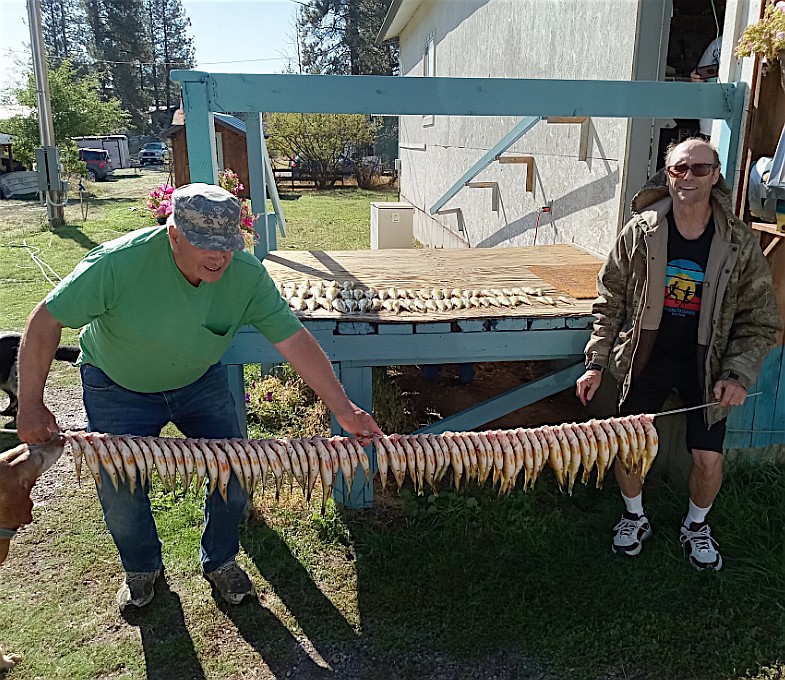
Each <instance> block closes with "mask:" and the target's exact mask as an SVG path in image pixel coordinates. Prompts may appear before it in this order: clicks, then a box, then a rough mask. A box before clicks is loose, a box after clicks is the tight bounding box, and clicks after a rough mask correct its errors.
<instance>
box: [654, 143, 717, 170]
mask: <svg viewBox="0 0 785 680" xmlns="http://www.w3.org/2000/svg"><path fill="white" fill-rule="evenodd" d="M686 142H702V143H703V144H705V145H706V146H708V147H709V148H710V149H711V152H712V154H713V155H714V165H716V166H717V167H718V168H721V167H722V164H721V163H720V154H719V152H718V151H717V149H716V148H715V147H714V145H713V144H712V143H711V142H708V141H706V140H705V139H704V138H703V137H698V136H697V135H696V136H693V137H687V138H686V139H681V140H679V141H676V140H675V139H674V140H673V141H672V142H671V143H670V144H668V148H667V149H665V167H666V168H667V167H668V165H669V161H670V159H671V154H672V153H673V151H674V149H676V147H677V146H681V145H682V144H684V143H686Z"/></svg>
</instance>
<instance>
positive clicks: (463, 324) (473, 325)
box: [455, 319, 488, 333]
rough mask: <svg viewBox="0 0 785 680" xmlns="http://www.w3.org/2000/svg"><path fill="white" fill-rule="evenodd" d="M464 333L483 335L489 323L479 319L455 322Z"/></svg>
mask: <svg viewBox="0 0 785 680" xmlns="http://www.w3.org/2000/svg"><path fill="white" fill-rule="evenodd" d="M455 323H456V325H457V326H458V328H459V329H460V330H461V332H462V333H482V332H484V331H485V326H486V324H487V323H488V322H487V321H480V320H479V319H474V320H464V321H456V322H455Z"/></svg>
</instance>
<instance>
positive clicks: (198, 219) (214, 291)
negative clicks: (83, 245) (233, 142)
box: [17, 184, 381, 610]
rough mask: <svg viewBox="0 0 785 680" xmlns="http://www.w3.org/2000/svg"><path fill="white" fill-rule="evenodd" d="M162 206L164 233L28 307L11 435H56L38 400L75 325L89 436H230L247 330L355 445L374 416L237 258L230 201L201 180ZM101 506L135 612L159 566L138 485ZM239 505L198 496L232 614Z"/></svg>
mask: <svg viewBox="0 0 785 680" xmlns="http://www.w3.org/2000/svg"><path fill="white" fill-rule="evenodd" d="M172 199H173V206H172V216H171V217H170V219H169V222H168V223H167V225H166V226H163V227H152V228H148V229H140V230H138V231H134V232H131V233H130V234H127V235H126V236H123V237H121V238H118V239H116V240H114V241H109V242H107V243H104V244H103V245H101V246H99V247H97V248H95V249H94V250H92V251H90V252H89V253H88V254H87V256H86V257H85V259H84V260H83V261H82V262H81V263H80V264H79V265H77V267H76V268H75V269H74V271H73V272H71V274H69V275H68V276H67V277H66V278H65V279H64V280H63V281H62V282H61V283H60V284H59V285H58V286H57V287H56V288H55V289H54V290H53V291H52V292H51V293H50V294H49V295H48V296H47V297H46V299H44V300H43V301H42V302H41V303H39V304H38V306H37V307H36V308H35V309H34V310H33V312H32V314H31V315H30V317H29V318H28V320H27V324H26V327H25V332H24V336H23V338H22V343H21V347H20V350H19V376H20V381H19V382H20V384H19V413H18V416H17V428H18V433H19V438H20V439H22V441H25V442H28V443H30V444H36V443H43V442H46V441H48V440H49V439H50V438H51V437H52V436H53V435H54V434H55V433H57V432H59V431H60V427H59V425H58V424H57V421H56V419H55V417H54V415H53V414H52V413H51V411H49V409H47V407H46V406H45V405H44V400H43V391H44V385H45V383H46V377H47V375H48V373H49V367H50V365H51V363H52V359H53V356H54V352H55V350H56V348H57V346H58V344H59V341H60V335H61V331H62V329H63V328H64V327H70V328H80V327H84V328H83V330H82V333H81V336H80V340H79V344H80V348H81V356H80V360H79V363H80V366H81V368H80V370H81V376H82V388H83V398H84V403H85V410H86V412H87V418H88V425H89V429H90V430H91V431H94V432H106V433H109V434H132V435H138V436H158V435H159V434H160V432H161V429H162V428H163V426H164V425H166V423H168V422H170V421H171V422H172V423H174V424H175V425H176V426H177V427H178V428H179V429H180V431H181V432H183V434H185V435H186V436H188V437H205V438H224V437H226V438H228V437H240V436H241V431H240V426H239V423H238V422H237V416H236V412H235V408H234V404H233V401H232V397H231V394H230V392H229V386H228V382H227V376H226V370H225V368H224V367H223V366H221V364H220V363H219V361H220V358H221V356H222V355H223V354H224V352H225V351H226V349H227V348H228V346H229V344H230V343H231V341H232V338H233V337H234V335H235V333H236V332H237V330H238V329H239V328H241V327H242V326H245V325H252V326H254V327H255V328H256V329H257V330H258V331H259V332H260V333H262V335H264V336H265V337H266V338H267V339H268V340H269V341H270V342H271V343H272V344H273V345H274V346H275V348H276V349H277V350H278V351H279V352H280V353H281V355H282V356H283V357H284V358H285V359H286V360H287V361H288V362H289V363H290V364H291V365H292V366H293V367H294V369H295V370H296V371H297V372H298V373H299V374H300V376H301V377H302V378H303V380H305V382H306V383H308V384H309V385H310V386H311V387H312V388H313V390H314V391H315V392H316V394H317V395H319V397H320V398H321V399H322V400H323V401H324V402H325V404H326V405H327V407H328V408H329V409H330V410H331V411H332V413H333V414H334V416H335V418H336V420H337V421H338V422H339V423H340V425H341V427H343V429H344V430H346V431H347V432H350V433H351V434H353V435H356V436H358V437H362V438H366V439H367V438H368V437H370V436H371V435H372V434H380V433H381V430H380V429H379V427H378V425H377V424H376V423H375V422H374V420H373V418H371V416H370V415H368V414H367V413H366V412H365V411H363V410H362V409H360V408H358V407H357V406H355V405H354V404H353V403H352V402H351V401H350V400H349V399H348V398H347V396H346V393H345V392H344V390H343V388H342V387H341V384H340V383H339V382H338V380H337V379H336V377H335V374H334V373H333V370H332V366H331V364H330V361H329V360H328V359H327V356H326V355H325V354H324V351H323V350H322V348H321V347H320V346H319V345H318V344H317V342H316V340H315V339H314V338H313V336H312V335H311V334H310V333H309V332H308V331H307V330H306V329H305V328H304V327H303V326H302V324H301V323H300V321H299V320H298V319H297V317H295V316H294V314H293V313H292V312H291V310H290V309H289V307H288V305H287V304H286V303H285V302H284V301H283V300H282V299H281V296H280V295H279V294H278V292H277V290H276V289H275V285H274V284H273V282H272V280H271V279H270V276H269V275H268V273H267V271H266V270H265V268H264V267H263V266H262V264H261V263H260V262H259V260H257V259H256V258H255V257H254V256H253V255H251V254H250V253H247V252H246V251H245V250H243V245H244V244H243V237H242V232H241V231H240V226H239V224H240V204H239V202H238V200H237V199H236V198H235V197H234V196H232V194H230V193H229V192H228V191H224V190H223V189H221V188H219V187H216V186H212V185H208V184H190V185H188V186H185V187H181V188H180V189H178V190H176V191H175V192H174V193H173V194H172ZM102 474H105V472H103V473H102ZM98 496H99V498H100V501H101V505H102V507H103V511H104V519H105V521H106V524H107V527H108V529H109V531H110V533H111V534H112V537H113V539H114V541H115V545H116V546H117V548H118V551H119V553H120V559H121V561H122V563H123V567H124V569H125V571H126V579H125V583H124V584H123V586H122V587H121V588H120V591H119V592H118V594H117V602H118V605H119V607H120V609H121V610H124V609H125V608H126V607H127V606H134V607H142V606H144V605H146V604H148V603H149V602H150V600H152V598H153V594H154V590H153V584H154V583H155V580H156V578H157V577H158V575H159V574H160V573H161V570H162V560H161V541H160V539H159V538H158V533H157V531H156V527H155V522H154V520H153V516H152V512H151V509H150V499H149V497H148V488H140V487H137V488H136V490H135V491H134V492H133V493H132V492H131V490H130V489H129V488H128V486H125V485H121V486H120V487H119V489H118V490H117V491H115V489H114V487H113V486H112V484H111V483H110V482H109V479H108V477H107V478H106V479H105V480H104V484H103V485H102V487H101V488H100V489H99V491H98ZM246 502H247V497H246V494H245V492H244V491H243V490H242V488H241V487H240V484H239V482H238V480H237V478H236V477H235V476H234V475H232V477H231V481H230V483H229V488H228V493H227V500H226V501H224V500H223V498H222V497H221V495H220V494H216V493H213V494H210V495H209V496H208V497H207V498H206V500H205V529H204V533H203V534H202V541H201V561H202V569H203V571H204V574H205V577H206V578H207V579H208V581H210V583H212V584H213V586H214V587H215V588H216V590H217V591H218V593H219V594H220V595H221V596H222V597H223V598H224V599H225V600H226V601H227V602H229V603H231V604H239V603H240V602H241V601H242V600H243V598H244V597H245V596H247V595H253V594H254V592H255V591H254V587H253V584H252V583H251V580H250V579H249V578H248V575H247V574H246V573H245V572H244V571H243V570H242V569H241V568H240V567H239V566H238V565H237V563H236V561H235V557H236V555H237V552H238V551H239V525H240V520H241V517H242V513H243V510H244V508H245V505H246Z"/></svg>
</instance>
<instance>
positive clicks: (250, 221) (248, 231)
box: [218, 168, 259, 250]
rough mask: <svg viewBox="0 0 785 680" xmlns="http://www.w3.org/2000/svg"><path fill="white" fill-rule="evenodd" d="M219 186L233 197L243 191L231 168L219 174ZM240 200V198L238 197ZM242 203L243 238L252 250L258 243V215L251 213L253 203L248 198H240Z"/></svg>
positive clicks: (241, 225)
mask: <svg viewBox="0 0 785 680" xmlns="http://www.w3.org/2000/svg"><path fill="white" fill-rule="evenodd" d="M218 185H219V186H220V187H221V188H222V189H226V190H227V191H228V192H229V193H230V194H232V195H233V196H237V195H238V194H239V193H240V192H241V191H242V190H243V189H244V187H243V185H242V183H241V182H240V178H239V177H238V176H237V173H236V172H234V171H233V170H232V169H231V168H226V169H225V170H223V171H221V172H219V173H218ZM238 198H239V196H238ZM239 201H240V229H242V230H243V238H245V246H246V248H248V249H249V250H251V249H252V248H253V246H254V244H255V243H256V241H257V238H258V237H257V234H256V231H255V230H254V228H253V225H254V222H256V218H257V217H259V215H258V214H256V215H255V214H254V213H253V212H251V202H250V201H249V200H248V199H247V198H239Z"/></svg>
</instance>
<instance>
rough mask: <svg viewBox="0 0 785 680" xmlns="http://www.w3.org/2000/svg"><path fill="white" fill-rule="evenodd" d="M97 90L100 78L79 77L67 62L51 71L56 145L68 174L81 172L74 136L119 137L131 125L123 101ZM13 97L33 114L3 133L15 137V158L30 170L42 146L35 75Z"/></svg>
mask: <svg viewBox="0 0 785 680" xmlns="http://www.w3.org/2000/svg"><path fill="white" fill-rule="evenodd" d="M98 91H99V84H98V79H97V77H96V76H94V75H86V76H81V77H80V76H77V74H76V69H75V68H74V65H73V64H72V63H71V61H70V60H68V59H65V60H64V61H63V62H62V63H61V64H60V65H59V66H55V67H53V68H50V69H49V95H50V99H51V103H52V118H53V123H54V133H55V140H54V143H55V145H56V146H57V147H59V148H60V150H61V157H62V160H63V164H64V166H65V168H66V170H68V171H69V172H76V171H78V170H79V162H78V160H77V152H76V144H75V143H74V142H73V141H72V138H73V137H82V136H88V135H104V134H106V135H109V134H116V133H119V132H121V131H122V130H124V129H125V128H126V126H127V125H128V121H129V118H130V117H129V115H128V112H127V111H124V110H123V109H122V107H121V105H120V102H119V101H118V100H117V99H110V100H109V101H102V100H101V97H100V96H99V94H98ZM13 95H14V97H15V99H16V102H17V103H18V104H22V105H24V106H29V107H30V108H32V109H33V111H32V112H31V113H30V115H28V116H16V117H14V118H10V119H9V120H7V121H5V122H4V124H3V130H4V132H8V133H9V134H11V135H13V136H14V156H15V157H16V158H18V159H19V160H20V161H21V162H22V163H24V164H25V165H27V166H28V167H31V166H32V162H33V160H34V159H35V151H34V149H35V148H36V147H37V146H40V145H41V141H40V140H41V137H40V132H39V125H38V106H37V101H36V88H35V77H34V76H33V74H32V73H29V74H28V76H27V84H26V85H25V86H24V87H21V88H19V89H17V90H15V91H14V93H13Z"/></svg>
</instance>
